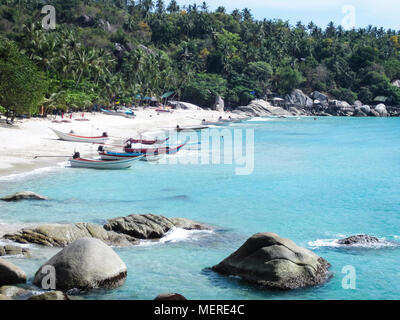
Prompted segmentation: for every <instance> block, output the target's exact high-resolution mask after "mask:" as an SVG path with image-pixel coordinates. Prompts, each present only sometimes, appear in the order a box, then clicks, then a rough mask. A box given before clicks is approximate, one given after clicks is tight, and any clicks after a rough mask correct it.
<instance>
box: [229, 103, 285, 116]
mask: <svg viewBox="0 0 400 320" xmlns="http://www.w3.org/2000/svg"><path fill="white" fill-rule="evenodd" d="M235 111H236V112H237V111H242V112H243V113H244V114H246V115H247V116H253V117H264V116H289V115H291V113H290V112H289V111H287V110H285V109H283V108H281V107H275V106H273V105H271V104H270V103H269V102H268V101H265V100H262V99H255V100H252V101H251V102H250V104H249V105H247V106H240V107H237V108H236V110H235Z"/></svg>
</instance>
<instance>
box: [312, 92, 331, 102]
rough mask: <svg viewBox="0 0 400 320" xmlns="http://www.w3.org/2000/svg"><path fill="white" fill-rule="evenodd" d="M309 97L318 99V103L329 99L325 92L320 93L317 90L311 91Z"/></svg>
mask: <svg viewBox="0 0 400 320" xmlns="http://www.w3.org/2000/svg"><path fill="white" fill-rule="evenodd" d="M311 97H312V98H313V99H314V100H318V102H319V103H325V102H328V100H329V97H328V96H327V95H326V94H324V93H321V92H319V91H314V92H312V93H311Z"/></svg>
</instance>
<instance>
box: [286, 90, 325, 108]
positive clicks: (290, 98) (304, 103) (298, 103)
mask: <svg viewBox="0 0 400 320" xmlns="http://www.w3.org/2000/svg"><path fill="white" fill-rule="evenodd" d="M285 100H286V103H287V104H290V105H292V106H295V107H301V108H311V107H312V106H313V104H314V101H313V100H312V99H311V98H310V97H309V96H307V95H306V94H304V92H303V91H301V90H300V89H295V90H293V92H292V93H291V94H288V95H286V97H285ZM318 100H320V99H318Z"/></svg>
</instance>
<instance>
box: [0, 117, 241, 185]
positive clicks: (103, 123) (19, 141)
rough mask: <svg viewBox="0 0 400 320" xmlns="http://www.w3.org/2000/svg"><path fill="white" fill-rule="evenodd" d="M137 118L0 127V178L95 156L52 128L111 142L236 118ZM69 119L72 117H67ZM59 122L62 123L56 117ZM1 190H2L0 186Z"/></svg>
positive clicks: (40, 121)
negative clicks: (71, 158) (78, 155)
mask: <svg viewBox="0 0 400 320" xmlns="http://www.w3.org/2000/svg"><path fill="white" fill-rule="evenodd" d="M135 114H136V117H135V118H134V119H128V118H124V117H121V116H110V115H104V114H101V113H85V114H84V118H86V119H88V120H89V121H75V119H79V118H81V117H82V114H81V113H74V114H73V116H72V119H71V122H70V123H53V122H52V117H50V116H49V117H48V118H45V119H41V118H32V119H26V120H25V119H24V120H19V121H16V124H15V126H14V127H1V126H0V140H1V141H2V143H1V145H0V179H1V180H3V179H7V177H12V176H13V175H19V174H29V173H31V172H33V171H34V170H37V169H44V168H46V167H52V166H56V165H57V164H58V163H61V162H63V160H64V159H63V158H64V157H65V160H67V158H68V157H69V156H71V155H72V154H73V152H74V151H75V150H76V151H79V152H80V153H81V154H83V155H88V156H90V155H94V154H95V153H96V151H95V149H96V148H95V147H94V146H93V145H91V144H85V143H74V142H68V141H62V140H58V138H57V136H56V135H55V134H54V133H53V132H52V131H51V130H50V129H49V128H55V129H57V130H60V131H63V132H69V131H71V130H74V131H75V132H76V133H79V134H82V135H89V136H90V135H101V134H102V133H103V132H107V133H108V134H109V136H110V137H111V141H112V140H113V139H115V138H121V139H123V138H128V137H135V136H138V135H141V134H143V135H144V136H146V135H151V132H157V131H162V130H167V129H168V128H170V129H172V128H175V127H176V126H177V125H179V126H192V125H199V124H200V123H201V120H202V119H207V120H214V121H215V120H217V119H218V117H220V116H222V117H224V118H227V117H228V116H229V115H232V116H233V117H237V115H235V114H231V113H229V112H219V111H209V110H198V111H185V110H176V111H174V112H173V113H157V112H156V111H155V110H152V109H145V110H139V111H135ZM65 119H68V120H69V117H65ZM57 120H61V118H60V117H57ZM10 134H11V137H10ZM41 155H42V156H43V155H44V156H61V157H60V158H47V159H46V158H42V159H34V157H35V156H41ZM0 189H1V187H0Z"/></svg>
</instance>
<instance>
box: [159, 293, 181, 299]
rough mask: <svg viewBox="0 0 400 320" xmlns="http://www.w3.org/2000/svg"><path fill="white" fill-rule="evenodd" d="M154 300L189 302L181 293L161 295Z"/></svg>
mask: <svg viewBox="0 0 400 320" xmlns="http://www.w3.org/2000/svg"><path fill="white" fill-rule="evenodd" d="M154 300H187V299H186V298H185V297H184V296H183V295H181V294H179V293H161V294H159V295H158V296H157V297H156V298H155V299H154Z"/></svg>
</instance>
